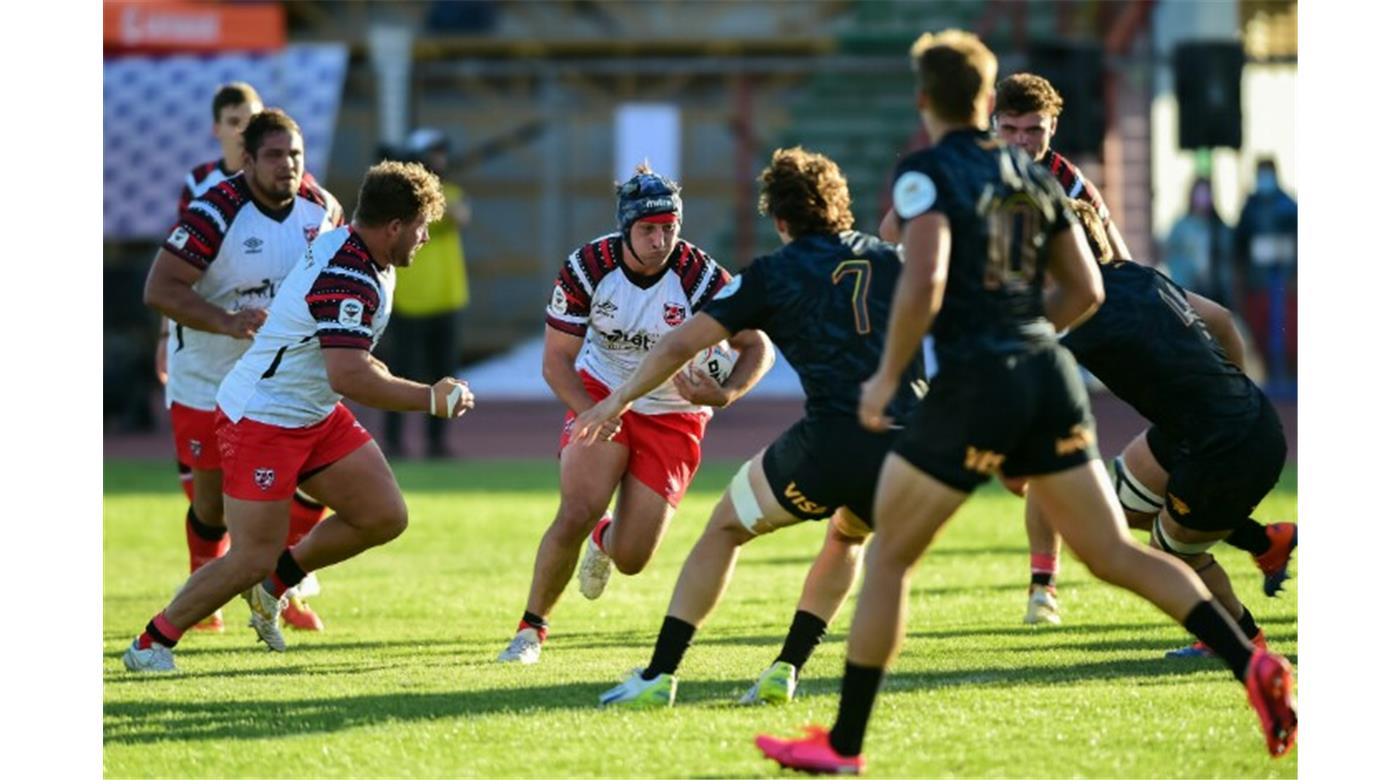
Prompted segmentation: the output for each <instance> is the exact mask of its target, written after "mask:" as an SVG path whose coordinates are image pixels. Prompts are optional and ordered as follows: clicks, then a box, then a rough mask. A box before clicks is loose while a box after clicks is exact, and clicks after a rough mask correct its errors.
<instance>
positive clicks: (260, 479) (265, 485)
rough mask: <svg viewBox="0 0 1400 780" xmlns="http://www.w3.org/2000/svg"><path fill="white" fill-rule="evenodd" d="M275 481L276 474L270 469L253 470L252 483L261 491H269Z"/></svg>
mask: <svg viewBox="0 0 1400 780" xmlns="http://www.w3.org/2000/svg"><path fill="white" fill-rule="evenodd" d="M276 481H277V472H276V471H273V470H272V469H253V483H254V484H255V485H257V486H258V487H260V488H262V489H263V490H271V489H272V483H273V482H276Z"/></svg>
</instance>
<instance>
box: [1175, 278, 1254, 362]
mask: <svg viewBox="0 0 1400 780" xmlns="http://www.w3.org/2000/svg"><path fill="white" fill-rule="evenodd" d="M1186 302H1187V303H1190V304H1191V308H1193V309H1195V310H1196V313H1197V314H1199V315H1201V320H1202V321H1203V322H1205V324H1206V330H1208V331H1210V335H1211V336H1212V337H1214V339H1215V340H1216V341H1218V342H1220V346H1221V348H1222V349H1224V350H1225V357H1226V359H1228V360H1229V361H1230V362H1231V363H1234V364H1235V365H1236V366H1239V367H1240V368H1244V336H1242V335H1240V329H1239V328H1237V327H1235V317H1234V315H1232V314H1231V313H1230V310H1229V309H1227V308H1225V307H1224V306H1221V305H1220V304H1218V303H1216V302H1215V301H1212V300H1211V299H1209V298H1207V297H1205V296H1204V295H1197V294H1196V293H1193V292H1191V291H1190V290H1188V291H1186Z"/></svg>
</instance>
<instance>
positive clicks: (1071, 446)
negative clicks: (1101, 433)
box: [1055, 425, 1094, 456]
mask: <svg viewBox="0 0 1400 780" xmlns="http://www.w3.org/2000/svg"><path fill="white" fill-rule="evenodd" d="M1093 443H1094V432H1093V431H1091V430H1089V429H1088V428H1085V427H1084V426H1082V425H1076V426H1074V427H1073V428H1070V429H1069V435H1068V436H1066V437H1065V438H1063V439H1056V440H1055V454H1056V455H1060V456H1063V455H1072V454H1074V453H1076V452H1080V451H1082V450H1087V449H1089V445H1091V444H1093Z"/></svg>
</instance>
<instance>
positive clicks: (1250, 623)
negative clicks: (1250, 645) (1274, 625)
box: [1235, 604, 1259, 642]
mask: <svg viewBox="0 0 1400 780" xmlns="http://www.w3.org/2000/svg"><path fill="white" fill-rule="evenodd" d="M1240 608H1241V609H1243V610H1244V614H1242V615H1240V619H1239V620H1236V621H1235V622H1236V623H1238V624H1239V626H1240V630H1241V631H1243V632H1244V635H1245V637H1247V638H1248V639H1249V641H1251V642H1253V641H1254V638H1255V637H1257V636H1259V624H1258V623H1255V622H1254V615H1253V614H1251V613H1250V611H1249V607H1246V606H1244V605H1243V604H1241V605H1240Z"/></svg>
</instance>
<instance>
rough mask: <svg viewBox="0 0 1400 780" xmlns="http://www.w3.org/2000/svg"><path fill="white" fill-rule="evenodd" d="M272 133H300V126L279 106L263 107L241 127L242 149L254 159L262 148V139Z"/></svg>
mask: <svg viewBox="0 0 1400 780" xmlns="http://www.w3.org/2000/svg"><path fill="white" fill-rule="evenodd" d="M273 133H287V134H288V135H291V134H293V133H295V134H297V135H301V126H300V125H298V124H297V123H296V120H295V119H292V118H291V117H289V116H287V115H286V113H284V112H283V111H282V109H280V108H265V109H263V110H262V111H259V112H258V113H256V114H253V116H252V117H250V118H249V119H248V126H247V127H245V128H243V150H244V151H246V152H247V153H248V156H249V157H252V158H254V159H256V158H257V156H258V150H259V149H261V148H262V143H263V139H264V138H267V137H268V136H269V135H271V134H273Z"/></svg>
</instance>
